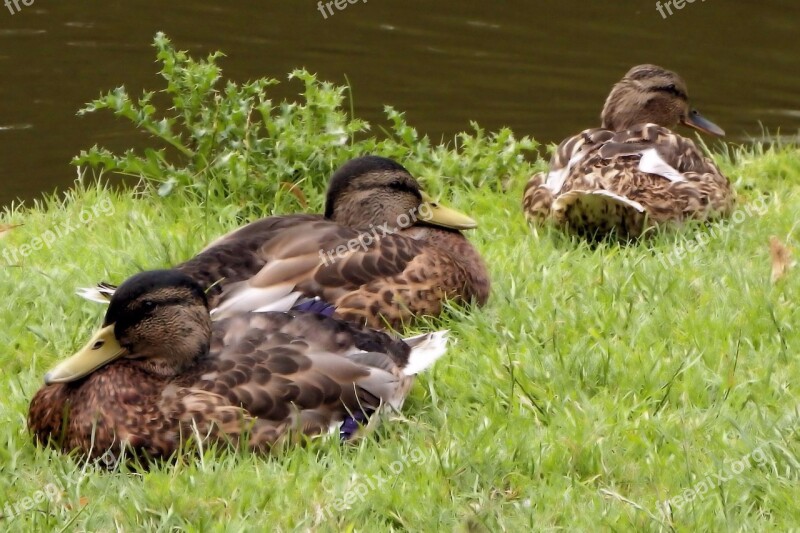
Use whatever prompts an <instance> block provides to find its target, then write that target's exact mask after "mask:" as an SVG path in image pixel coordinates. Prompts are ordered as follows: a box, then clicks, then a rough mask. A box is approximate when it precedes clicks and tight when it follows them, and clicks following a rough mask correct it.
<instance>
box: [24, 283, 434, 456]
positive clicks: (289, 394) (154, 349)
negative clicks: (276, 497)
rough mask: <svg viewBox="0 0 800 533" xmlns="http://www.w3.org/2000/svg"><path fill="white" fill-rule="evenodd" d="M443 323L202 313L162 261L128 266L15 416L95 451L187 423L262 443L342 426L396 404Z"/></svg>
mask: <svg viewBox="0 0 800 533" xmlns="http://www.w3.org/2000/svg"><path fill="white" fill-rule="evenodd" d="M445 348H446V332H437V333H432V334H428V335H423V336H420V337H415V338H412V339H407V340H406V341H403V340H399V339H396V338H393V337H392V336H390V335H388V334H386V333H383V332H379V331H375V330H370V329H366V328H363V327H361V326H357V325H355V324H351V323H349V322H345V321H342V320H337V319H333V318H329V317H325V316H322V315H319V314H314V313H300V312H266V313H255V312H254V313H243V314H238V315H234V316H231V317H229V318H226V319H224V320H219V321H214V322H212V321H211V317H210V315H209V307H208V299H207V297H206V294H205V292H204V290H203V288H202V287H201V286H200V285H199V284H198V283H197V282H196V281H195V280H194V279H192V278H191V277H189V276H187V275H186V274H184V273H182V272H179V271H176V270H161V271H150V272H143V273H140V274H137V275H135V276H133V277H132V278H130V279H129V280H127V281H126V282H124V283H123V284H122V285H121V286H120V287H119V288H118V289H117V290H116V291H115V293H114V295H113V297H112V300H111V302H110V305H109V308H108V310H107V313H106V315H105V320H104V322H103V326H102V328H101V329H100V330H99V331H98V332H97V333H96V334H95V335H94V336H92V338H91V340H89V342H88V343H87V344H86V346H85V347H84V348H83V349H81V350H80V351H78V352H77V353H76V354H75V355H73V356H72V357H70V358H68V359H66V360H64V361H63V362H61V363H60V364H58V365H57V366H55V368H53V369H52V370H50V371H49V372H48V373H47V374H46V376H45V383H46V385H45V386H44V387H43V388H41V389H40V390H39V391H38V392H37V393H36V395H35V396H34V397H33V400H32V401H31V405H30V411H29V415H28V425H29V428H30V430H31V432H32V433H33V436H34V438H35V440H36V441H37V442H39V443H44V444H50V445H53V446H57V447H59V448H60V449H61V450H62V451H64V452H72V451H74V450H76V451H78V452H79V454H80V455H81V456H86V457H89V458H93V459H94V458H98V457H101V456H104V455H105V454H106V452H107V451H109V450H110V451H111V452H112V453H114V454H116V455H117V456H118V457H119V453H120V452H121V451H122V449H123V448H124V449H125V450H126V452H130V454H131V455H132V456H133V457H137V458H155V459H157V458H166V457H169V456H170V455H171V454H173V453H174V452H175V451H176V450H177V449H179V447H180V446H181V444H182V442H183V441H185V440H187V439H189V438H190V437H191V436H192V435H195V436H199V437H200V438H202V439H203V441H204V442H208V441H210V442H214V443H230V444H231V445H234V446H237V445H239V446H245V445H246V446H248V447H249V448H251V449H253V450H259V451H260V450H269V449H271V448H272V447H273V446H274V445H275V444H276V443H278V442H281V443H283V442H292V440H287V437H288V436H290V435H299V434H303V435H319V434H323V433H328V432H329V431H331V430H333V431H337V432H340V433H341V437H342V438H344V439H348V438H351V437H352V436H353V433H354V429H355V428H356V426H357V424H355V422H356V421H364V420H365V419H366V418H369V417H370V416H371V415H372V414H373V413H374V412H375V411H376V410H378V409H379V408H381V407H382V406H387V407H390V408H391V409H394V410H400V409H401V407H402V405H403V401H404V399H405V398H406V396H407V394H408V393H409V389H410V386H411V384H412V381H413V376H414V375H415V374H417V373H419V372H421V371H422V370H424V369H426V368H427V367H429V366H430V365H431V364H433V363H434V362H435V361H436V360H437V359H438V358H439V357H440V356H442V355H443V354H444V352H445Z"/></svg>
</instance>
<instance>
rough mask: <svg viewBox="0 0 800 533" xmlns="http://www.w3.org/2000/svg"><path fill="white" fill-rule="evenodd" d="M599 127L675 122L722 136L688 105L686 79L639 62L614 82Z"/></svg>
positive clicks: (614, 128)
mask: <svg viewBox="0 0 800 533" xmlns="http://www.w3.org/2000/svg"><path fill="white" fill-rule="evenodd" d="M602 119H603V128H605V129H609V130H611V131H624V130H627V129H629V128H632V127H633V126H636V125H637V124H647V123H652V124H658V125H659V126H663V127H665V128H669V129H672V128H674V127H675V126H677V125H678V124H683V125H685V126H689V127H691V128H695V129H697V130H700V131H702V132H705V133H709V134H711V135H716V136H718V137H722V136H724V135H725V132H724V131H723V130H722V128H720V127H719V126H717V125H716V124H714V123H713V122H711V121H710V120H708V119H706V118H704V117H703V116H702V115H701V114H700V113H699V112H698V111H697V110H696V109H693V108H691V107H690V106H689V97H688V94H687V90H686V82H684V81H683V79H682V78H681V77H680V76H678V75H677V74H676V73H674V72H671V71H669V70H666V69H663V68H661V67H657V66H655V65H639V66H637V67H633V68H632V69H631V70H629V71H628V73H627V74H625V77H624V78H622V80H621V81H620V82H618V83H617V84H616V85H614V88H613V89H612V90H611V94H609V95H608V99H607V100H606V104H605V107H604V108H603V114H602Z"/></svg>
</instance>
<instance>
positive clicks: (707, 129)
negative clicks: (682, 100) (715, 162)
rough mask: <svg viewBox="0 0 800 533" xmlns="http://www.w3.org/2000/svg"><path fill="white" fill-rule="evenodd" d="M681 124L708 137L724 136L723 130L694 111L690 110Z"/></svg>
mask: <svg viewBox="0 0 800 533" xmlns="http://www.w3.org/2000/svg"><path fill="white" fill-rule="evenodd" d="M681 122H683V124H684V125H685V126H689V127H690V128H694V129H696V130H699V131H702V132H704V133H708V134H710V135H716V136H717V137H724V136H725V130H723V129H722V128H720V127H719V126H717V125H716V124H714V123H713V122H711V121H710V120H708V119H707V118H705V117H704V116H703V115H701V114H700V113H699V112H698V111H697V110H696V109H692V111H691V112H690V113H689V115H688V116H687V117H684V119H683V120H682V121H681Z"/></svg>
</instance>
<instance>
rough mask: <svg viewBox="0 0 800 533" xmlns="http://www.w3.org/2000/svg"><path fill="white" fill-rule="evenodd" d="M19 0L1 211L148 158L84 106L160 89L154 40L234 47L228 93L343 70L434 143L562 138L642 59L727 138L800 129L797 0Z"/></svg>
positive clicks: (227, 65) (114, 124) (2, 47)
mask: <svg viewBox="0 0 800 533" xmlns="http://www.w3.org/2000/svg"><path fill="white" fill-rule="evenodd" d="M3 1H4V0H3ZM9 1H10V2H11V0H9ZM24 1H27V2H28V3H32V5H30V6H27V7H26V6H25V5H24V3H23V0H19V6H20V7H21V10H20V11H19V12H16V13H15V14H13V15H12V14H11V12H10V10H9V8H7V7H4V6H3V4H2V2H0V73H1V75H2V79H0V204H7V203H8V202H10V201H11V200H13V199H16V198H23V199H31V198H35V197H36V196H38V195H39V194H40V193H41V192H42V191H52V190H54V189H57V188H63V187H66V186H68V185H69V184H70V183H71V182H72V180H73V179H74V177H75V170H74V169H73V168H72V167H71V166H69V164H68V162H69V160H70V158H71V157H72V156H73V155H75V154H77V153H78V151H79V150H80V149H81V148H87V147H89V146H91V145H93V144H95V143H100V144H102V145H105V146H107V147H109V148H113V149H122V148H126V147H128V146H131V145H134V144H138V145H141V143H142V140H141V139H139V138H137V137H134V135H133V133H132V129H131V127H130V126H128V125H127V124H126V123H125V124H124V123H122V122H118V121H116V120H114V119H112V118H110V117H107V116H90V117H83V118H78V117H76V116H75V111H76V110H77V109H78V108H79V107H81V105H82V104H83V103H85V102H87V101H88V100H90V99H92V98H94V97H95V96H97V95H98V94H99V93H100V91H101V90H103V91H104V90H108V89H111V88H113V87H116V86H118V85H121V84H123V83H124V84H125V85H127V86H128V88H129V90H131V92H133V93H137V92H139V91H140V90H141V89H143V88H152V89H158V88H160V87H161V84H160V80H159V78H157V76H156V71H157V65H156V64H155V63H154V59H155V55H154V52H153V50H152V48H151V46H150V44H151V42H152V38H153V35H154V34H155V33H156V32H157V31H159V30H163V31H165V32H166V33H167V35H168V36H169V37H170V38H171V39H172V40H173V42H174V43H175V44H176V45H177V46H178V47H179V48H182V49H188V50H190V51H191V52H193V53H196V54H206V53H208V52H210V51H213V50H216V49H221V50H224V51H225V52H226V53H227V55H228V57H227V58H226V59H225V60H224V61H223V63H222V65H223V68H224V72H225V75H226V76H227V77H230V78H233V79H236V80H246V79H250V78H255V77H261V76H271V77H280V78H285V75H286V73H287V72H289V71H290V70H291V69H292V68H294V67H298V66H305V67H307V68H308V69H310V70H312V71H315V72H317V73H318V74H319V75H320V76H321V77H322V78H326V79H330V80H333V81H337V82H343V81H344V76H345V75H347V77H348V78H349V80H350V81H351V82H352V84H353V87H354V94H355V104H356V113H357V114H358V115H359V116H360V117H362V118H365V119H367V120H369V121H370V122H373V123H375V122H380V121H381V119H382V116H383V115H382V107H383V105H384V104H391V105H394V106H395V107H397V108H398V109H401V110H404V111H406V112H407V115H408V119H409V122H410V123H411V124H412V125H415V126H417V127H418V128H419V129H420V130H421V131H422V132H426V133H428V134H430V135H431V136H432V137H433V138H434V139H437V140H438V139H440V138H443V137H444V138H450V137H452V135H453V134H455V133H457V132H459V131H462V130H465V129H468V128H469V121H470V120H476V121H478V122H479V123H481V124H482V125H483V126H485V127H487V128H489V129H497V128H499V127H501V126H510V127H512V128H513V129H514V131H515V132H517V133H518V134H520V135H522V134H531V135H534V136H535V137H536V138H537V139H539V140H541V141H558V140H560V139H561V138H563V137H565V136H566V135H568V134H570V133H574V132H576V131H579V130H581V129H583V128H585V127H588V126H593V125H595V124H597V122H598V114H599V111H600V107H601V106H602V103H603V101H604V98H605V95H606V93H607V92H608V89H609V88H610V86H611V84H612V83H613V82H614V81H616V79H617V78H619V77H620V76H621V75H622V74H623V73H624V72H625V71H626V70H627V69H628V68H629V67H630V66H633V65H635V64H638V63H644V62H651V63H658V64H661V65H662V66H665V67H668V68H672V69H674V70H677V71H678V72H679V73H681V74H682V75H683V76H684V78H686V80H687V82H688V84H689V88H690V95H691V96H692V98H693V100H694V103H695V104H696V105H697V107H698V108H699V109H700V110H701V111H702V112H703V113H704V114H705V115H706V116H708V117H710V118H712V119H714V120H715V121H716V122H717V123H719V124H720V125H721V126H723V127H724V128H725V129H726V130H727V131H728V134H729V140H731V141H734V142H742V141H749V140H752V139H753V138H760V137H762V135H763V130H762V125H763V127H764V128H766V129H767V130H768V131H769V132H770V133H772V134H774V133H777V132H778V130H780V133H781V134H783V135H786V136H789V137H792V138H796V136H797V133H798V129H800V101H799V100H800V92H798V88H800V31H798V30H800V3H797V2H794V1H789V0H765V1H759V2H755V1H753V0H724V1H723V0H695V1H694V2H693V3H688V0H684V1H685V2H687V3H685V4H683V6H684V7H683V9H681V10H677V9H675V8H674V7H672V4H671V7H670V8H671V9H672V11H673V15H671V16H669V15H668V13H667V10H666V9H664V13H665V15H666V18H663V17H662V15H660V14H659V12H658V10H657V9H656V3H655V2H654V1H650V0H647V1H624V0H623V1H619V0H618V1H613V2H612V1H600V0H594V1H590V0H559V1H558V2H554V1H552V0H550V1H544V0H540V1H531V0H508V1H501V2H488V1H484V2H465V1H455V0H449V1H439V2H433V1H431V0H428V1H423V0H403V1H400V0H369V1H367V2H362V1H358V3H354V4H347V7H346V8H345V9H344V10H342V11H338V10H336V7H335V5H334V4H332V6H331V7H332V9H333V10H334V14H333V15H330V14H327V18H324V17H323V15H322V14H321V13H320V12H319V11H318V5H317V3H316V2H314V1H310V0H303V1H296V0H291V1H290V0H280V1H278V0H262V1H258V2H256V1H250V2H244V1H240V2H225V1H220V0H217V1H210V0H193V1H191V2H189V1H173V2H164V1H155V0H131V1H128V2H113V3H112V2H102V3H101V2H89V1H86V0H68V1H59V2H56V1H55V0H33V1H32V2H31V0H24ZM339 2H340V5H341V4H343V3H344V2H343V0H339ZM663 3H664V2H663V1H662V4H663ZM11 6H12V7H11V8H10V9H14V10H15V8H13V3H12V4H11ZM286 88H287V89H285V90H287V92H286V93H285V94H286V95H287V96H291V95H292V94H293V93H292V92H288V90H289V89H291V90H292V91H294V90H296V87H295V86H286Z"/></svg>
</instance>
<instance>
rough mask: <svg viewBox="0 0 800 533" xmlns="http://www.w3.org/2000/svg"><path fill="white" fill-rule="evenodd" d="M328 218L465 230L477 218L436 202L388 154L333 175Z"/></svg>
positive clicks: (363, 160)
mask: <svg viewBox="0 0 800 533" xmlns="http://www.w3.org/2000/svg"><path fill="white" fill-rule="evenodd" d="M325 218H327V219H330V220H333V221H334V222H337V223H339V224H342V225H344V226H349V227H351V228H358V229H365V228H369V227H370V226H375V227H378V226H382V225H384V224H386V227H389V228H395V229H403V228H406V227H408V226H411V225H414V224H425V225H430V226H438V227H442V228H447V229H454V230H464V229H471V228H475V227H477V226H478V224H477V222H475V221H474V220H473V219H471V218H470V217H468V216H467V215H464V214H463V213H459V212H458V211H455V210H453V209H450V208H448V207H445V206H442V205H440V204H438V203H437V202H434V201H433V200H432V199H431V198H430V197H429V196H428V195H427V194H425V192H423V191H422V189H421V187H420V185H419V183H418V182H417V180H416V179H414V177H413V176H412V175H411V174H410V173H409V172H408V170H406V169H405V168H404V167H403V166H402V165H400V164H399V163H397V162H396V161H393V160H391V159H387V158H385V157H377V156H365V157H359V158H356V159H352V160H350V161H348V162H347V163H346V164H345V165H344V166H342V167H341V168H340V169H339V170H338V171H336V173H335V174H334V175H333V176H332V177H331V181H330V185H329V186H328V194H327V197H326V200H325Z"/></svg>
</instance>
